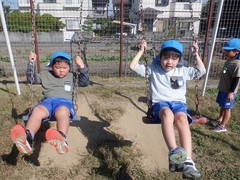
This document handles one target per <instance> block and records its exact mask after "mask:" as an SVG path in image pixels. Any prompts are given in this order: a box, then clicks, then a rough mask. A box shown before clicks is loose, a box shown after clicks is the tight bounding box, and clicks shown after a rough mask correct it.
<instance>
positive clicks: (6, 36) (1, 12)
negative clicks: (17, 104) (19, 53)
mask: <svg viewBox="0 0 240 180" xmlns="http://www.w3.org/2000/svg"><path fill="white" fill-rule="evenodd" d="M0 17H1V20H2V26H3V31H4V35H5V39H6V43H7V48H8V53H9V57H10V61H11V65H12V70H13V74H14V78H15V84H16V86H17V92H18V95H21V92H20V87H19V83H18V77H17V71H16V67H15V65H14V59H13V54H12V48H11V43H10V40H9V36H8V32H7V26H6V20H5V16H4V13H3V7H2V0H0Z"/></svg>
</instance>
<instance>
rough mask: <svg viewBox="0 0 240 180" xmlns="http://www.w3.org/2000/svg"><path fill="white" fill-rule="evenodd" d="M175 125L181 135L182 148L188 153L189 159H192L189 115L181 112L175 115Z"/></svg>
mask: <svg viewBox="0 0 240 180" xmlns="http://www.w3.org/2000/svg"><path fill="white" fill-rule="evenodd" d="M175 124H176V126H177V129H178V133H179V140H180V144H181V146H182V147H183V148H184V149H185V151H186V152H187V156H188V157H190V158H191V157H192V137H191V131H190V128H189V124H188V119H187V115H186V114H185V113H182V112H179V113H177V114H176V115H175Z"/></svg>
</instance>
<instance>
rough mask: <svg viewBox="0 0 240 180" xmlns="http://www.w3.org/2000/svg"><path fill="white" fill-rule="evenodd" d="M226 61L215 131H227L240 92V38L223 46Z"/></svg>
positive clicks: (217, 99)
mask: <svg viewBox="0 0 240 180" xmlns="http://www.w3.org/2000/svg"><path fill="white" fill-rule="evenodd" d="M222 52H223V55H224V57H225V58H226V62H225V63H224V66H223V69H222V73H221V77H220V81H219V84H218V95H217V98H216V102H217V103H218V104H219V107H220V113H219V117H218V119H217V122H218V125H216V126H214V127H213V129H212V130H213V131H215V132H226V131H227V129H226V124H227V122H228V121H229V119H230V117H231V109H232V108H233V105H234V102H235V98H236V95H237V92H238V86H239V78H240V61H239V60H240V39H237V38H233V39H231V40H229V41H228V42H227V43H226V44H225V45H224V47H223V48H222Z"/></svg>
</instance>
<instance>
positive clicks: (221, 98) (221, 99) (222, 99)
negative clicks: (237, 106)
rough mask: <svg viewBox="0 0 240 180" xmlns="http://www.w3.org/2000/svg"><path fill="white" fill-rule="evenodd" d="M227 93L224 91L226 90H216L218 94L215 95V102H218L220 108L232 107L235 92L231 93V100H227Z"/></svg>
mask: <svg viewBox="0 0 240 180" xmlns="http://www.w3.org/2000/svg"><path fill="white" fill-rule="evenodd" d="M227 95H228V93H226V92H222V91H218V95H217V99H216V102H217V103H218V105H219V106H220V107H221V108H224V109H232V108H233V105H234V102H235V99H236V96H237V94H233V96H234V99H233V100H232V101H229V100H228V99H227Z"/></svg>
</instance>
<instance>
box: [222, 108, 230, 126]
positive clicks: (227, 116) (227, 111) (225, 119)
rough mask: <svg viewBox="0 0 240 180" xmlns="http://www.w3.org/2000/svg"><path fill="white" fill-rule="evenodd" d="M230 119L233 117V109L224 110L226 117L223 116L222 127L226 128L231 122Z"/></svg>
mask: <svg viewBox="0 0 240 180" xmlns="http://www.w3.org/2000/svg"><path fill="white" fill-rule="evenodd" d="M230 117H231V109H224V116H223V119H222V122H221V125H222V126H223V127H225V125H226V124H227V122H228V121H229V119H230Z"/></svg>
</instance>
